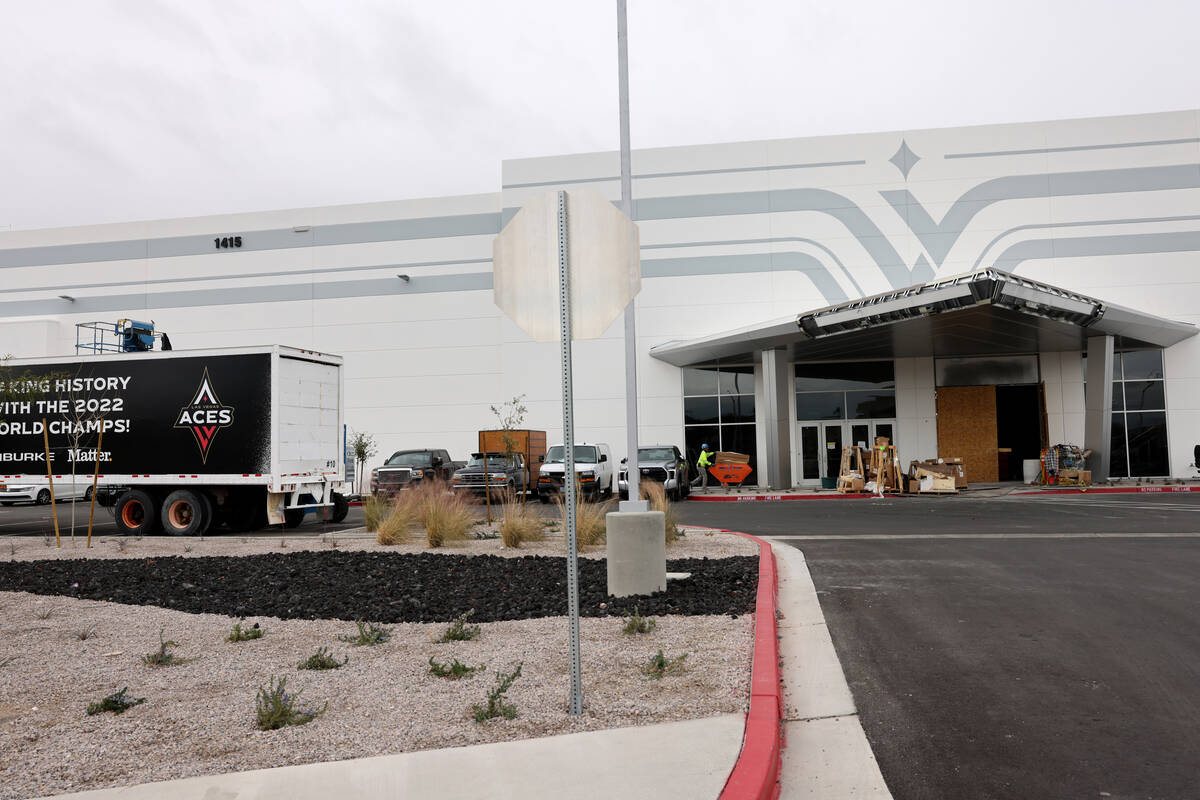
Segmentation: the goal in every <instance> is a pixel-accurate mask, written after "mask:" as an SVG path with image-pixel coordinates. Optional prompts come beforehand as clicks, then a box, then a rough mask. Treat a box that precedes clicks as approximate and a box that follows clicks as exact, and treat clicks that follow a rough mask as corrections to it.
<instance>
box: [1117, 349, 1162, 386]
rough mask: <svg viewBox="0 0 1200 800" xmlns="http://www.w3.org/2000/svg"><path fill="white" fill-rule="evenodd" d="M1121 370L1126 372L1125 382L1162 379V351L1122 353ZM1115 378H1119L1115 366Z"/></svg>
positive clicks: (1130, 351)
mask: <svg viewBox="0 0 1200 800" xmlns="http://www.w3.org/2000/svg"><path fill="white" fill-rule="evenodd" d="M1120 367H1121V368H1123V369H1124V371H1125V380H1127V381H1132V380H1138V379H1145V378H1161V377H1162V376H1163V368H1162V350H1126V351H1125V352H1124V353H1121V365H1120ZM1113 374H1114V376H1119V375H1120V374H1121V373H1120V372H1117V366H1116V365H1114V369H1113Z"/></svg>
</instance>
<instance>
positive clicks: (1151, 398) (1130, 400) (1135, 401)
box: [1113, 381, 1167, 411]
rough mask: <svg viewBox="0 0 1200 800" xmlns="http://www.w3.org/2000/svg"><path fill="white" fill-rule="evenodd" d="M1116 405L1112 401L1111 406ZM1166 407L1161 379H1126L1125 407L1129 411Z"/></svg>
mask: <svg viewBox="0 0 1200 800" xmlns="http://www.w3.org/2000/svg"><path fill="white" fill-rule="evenodd" d="M1116 407H1117V404H1116V401H1115V400H1114V401H1113V408H1114V409H1115V408H1116ZM1166 407H1167V398H1166V396H1165V395H1164V394H1163V382H1162V381H1126V382H1125V408H1126V409H1128V410H1130V411H1141V410H1142V409H1146V410H1160V409H1164V408H1166Z"/></svg>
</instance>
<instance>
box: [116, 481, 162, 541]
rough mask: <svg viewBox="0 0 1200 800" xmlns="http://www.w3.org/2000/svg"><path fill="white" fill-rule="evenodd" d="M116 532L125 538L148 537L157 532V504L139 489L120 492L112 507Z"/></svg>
mask: <svg viewBox="0 0 1200 800" xmlns="http://www.w3.org/2000/svg"><path fill="white" fill-rule="evenodd" d="M113 517H114V518H115V519H116V522H117V531H118V532H119V533H122V534H124V535H126V536H150V535H152V534H154V533H156V532H157V531H158V502H157V501H155V499H154V497H153V495H151V494H150V493H148V492H143V491H142V490H141V489H129V490H128V491H125V492H122V493H121V496H120V497H119V498H117V502H116V504H115V505H114V506H113Z"/></svg>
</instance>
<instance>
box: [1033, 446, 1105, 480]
mask: <svg viewBox="0 0 1200 800" xmlns="http://www.w3.org/2000/svg"><path fill="white" fill-rule="evenodd" d="M1091 454H1092V451H1091V450H1081V449H1080V448H1078V447H1076V446H1075V445H1073V444H1056V445H1054V447H1049V448H1046V449H1045V450H1043V451H1042V459H1041V460H1042V472H1041V475H1040V476H1039V478H1038V483H1040V484H1042V485H1048V484H1058V485H1059V486H1091V484H1092V471H1091V470H1089V469H1084V467H1085V466H1086V465H1087V459H1088V456H1090V455H1091Z"/></svg>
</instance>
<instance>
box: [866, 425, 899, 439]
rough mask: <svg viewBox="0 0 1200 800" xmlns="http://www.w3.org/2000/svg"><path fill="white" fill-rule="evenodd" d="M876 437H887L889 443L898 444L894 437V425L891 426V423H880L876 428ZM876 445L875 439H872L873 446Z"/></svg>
mask: <svg viewBox="0 0 1200 800" xmlns="http://www.w3.org/2000/svg"><path fill="white" fill-rule="evenodd" d="M875 435H876V436H886V437H887V438H888V441H889V442H890V443H891V444H895V443H896V440H895V439H894V438H893V437H892V424H891V423H890V422H888V423H883V422H880V423H878V424H877V425H876V426H875ZM874 443H875V440H874V439H872V440H871V444H874Z"/></svg>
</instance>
